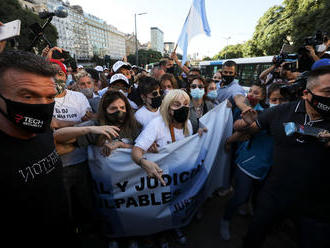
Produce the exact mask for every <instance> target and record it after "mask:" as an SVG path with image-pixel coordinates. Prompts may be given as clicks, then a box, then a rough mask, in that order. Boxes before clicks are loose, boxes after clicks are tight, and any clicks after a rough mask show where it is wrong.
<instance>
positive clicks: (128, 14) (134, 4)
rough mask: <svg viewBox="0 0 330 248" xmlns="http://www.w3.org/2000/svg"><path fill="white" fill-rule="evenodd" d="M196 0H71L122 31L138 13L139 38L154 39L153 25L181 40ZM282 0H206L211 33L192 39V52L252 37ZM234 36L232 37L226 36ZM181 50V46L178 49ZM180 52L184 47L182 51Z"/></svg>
mask: <svg viewBox="0 0 330 248" xmlns="http://www.w3.org/2000/svg"><path fill="white" fill-rule="evenodd" d="M192 1H193V0H69V2H70V3H71V5H74V4H78V5H80V6H82V7H83V9H84V11H85V12H87V13H90V14H92V15H95V16H97V17H99V18H102V19H103V20H105V21H106V22H107V23H108V24H112V25H114V26H115V27H117V28H118V29H119V30H120V31H122V32H125V33H133V32H134V13H142V12H147V14H145V15H141V16H138V17H137V33H138V39H139V41H140V42H142V43H146V42H148V41H150V27H158V28H160V29H161V30H162V31H163V32H164V41H165V42H166V41H172V42H175V43H176V42H177V40H178V38H179V35H180V32H181V29H182V26H183V23H184V21H185V18H186V17H187V14H188V12H189V9H190V6H191V4H192ZM281 3H282V0H205V6H206V15H207V18H208V22H209V25H210V28H211V37H207V36H206V35H199V36H196V37H195V38H193V39H192V41H191V42H190V43H189V47H188V53H189V54H193V53H198V54H199V57H203V56H213V55H215V54H216V53H218V52H219V51H220V50H221V49H222V48H223V47H224V46H226V44H227V41H228V44H237V43H242V42H244V41H246V40H249V39H250V38H251V37H252V35H253V32H254V28H255V26H256V24H257V21H258V19H259V18H260V17H261V16H262V15H263V14H264V13H265V11H267V10H268V9H269V8H270V7H272V6H273V5H279V4H281ZM228 37H231V38H230V39H226V38H228ZM178 51H179V49H178ZM179 52H180V51H179Z"/></svg>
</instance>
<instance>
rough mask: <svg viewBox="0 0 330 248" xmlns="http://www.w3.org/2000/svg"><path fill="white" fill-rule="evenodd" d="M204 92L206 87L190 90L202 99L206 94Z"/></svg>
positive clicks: (193, 94) (191, 93)
mask: <svg viewBox="0 0 330 248" xmlns="http://www.w3.org/2000/svg"><path fill="white" fill-rule="evenodd" d="M204 94H205V91H204V89H199V88H196V89H192V90H190V95H191V97H192V98H194V99H201V98H202V97H203V96H204Z"/></svg>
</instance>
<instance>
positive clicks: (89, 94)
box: [80, 88, 94, 98]
mask: <svg viewBox="0 0 330 248" xmlns="http://www.w3.org/2000/svg"><path fill="white" fill-rule="evenodd" d="M80 92H81V93H83V94H84V95H85V96H86V97H87V98H92V97H93V93H94V89H93V88H83V89H80Z"/></svg>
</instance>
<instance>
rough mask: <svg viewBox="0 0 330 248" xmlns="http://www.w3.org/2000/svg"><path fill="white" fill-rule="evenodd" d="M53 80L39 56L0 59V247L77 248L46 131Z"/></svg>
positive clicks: (6, 55) (59, 166) (14, 54)
mask: <svg viewBox="0 0 330 248" xmlns="http://www.w3.org/2000/svg"><path fill="white" fill-rule="evenodd" d="M54 75H55V72H54V70H53V67H52V66H51V65H50V64H49V63H48V62H47V61H46V60H45V59H43V58H42V57H40V56H36V55H34V54H32V53H28V52H22V51H8V52H4V53H1V54H0V140H1V150H0V157H1V159H2V163H1V169H0V175H1V180H0V181H1V189H2V191H3V192H2V194H1V196H2V198H1V202H2V204H1V205H2V208H3V209H2V211H1V224H2V227H3V228H2V230H3V231H2V232H1V237H2V240H1V241H2V243H3V244H8V246H10V247H20V246H22V245H24V247H68V246H70V247H75V246H74V244H73V243H72V236H71V234H70V230H71V227H70V225H69V222H68V210H67V200H66V197H65V193H64V187H63V178H62V163H61V159H60V157H59V155H58V154H57V152H56V150H55V145H54V138H53V134H52V132H51V131H50V122H51V119H52V115H53V108H54V97H55V95H56V93H57V91H56V88H55V84H54V79H53V77H54Z"/></svg>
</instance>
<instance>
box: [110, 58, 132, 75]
mask: <svg viewBox="0 0 330 248" xmlns="http://www.w3.org/2000/svg"><path fill="white" fill-rule="evenodd" d="M121 67H126V68H127V69H131V66H130V65H129V64H128V63H125V62H123V61H120V60H119V61H117V62H116V63H114V65H113V66H112V70H113V72H115V73H116V72H117V71H118V70H119V69H120V68H121Z"/></svg>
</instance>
